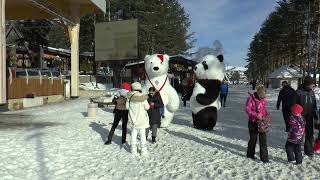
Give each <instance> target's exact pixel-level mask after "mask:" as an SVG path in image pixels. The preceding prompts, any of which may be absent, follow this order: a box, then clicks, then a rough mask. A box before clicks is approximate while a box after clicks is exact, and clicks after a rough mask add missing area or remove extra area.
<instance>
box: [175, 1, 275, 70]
mask: <svg viewBox="0 0 320 180" xmlns="http://www.w3.org/2000/svg"><path fill="white" fill-rule="evenodd" d="M179 2H180V3H181V4H182V6H183V7H184V8H185V11H186V13H187V14H189V16H190V21H191V28H190V32H195V38H196V39H197V41H196V43H195V44H194V46H195V47H194V48H193V49H192V50H191V51H192V52H194V51H196V50H197V49H198V48H199V47H204V46H208V47H212V44H213V42H214V40H219V41H220V42H221V43H222V45H223V48H224V56H225V60H226V63H227V64H228V65H232V66H245V65H246V64H247V62H246V61H245V60H244V59H245V58H246V54H247V50H248V47H249V44H250V42H251V40H252V38H253V36H254V34H255V33H256V32H258V31H259V29H260V26H261V24H262V23H263V22H264V20H265V19H266V18H267V16H268V15H269V14H270V13H271V12H272V11H273V10H274V9H275V7H276V6H277V0H179Z"/></svg>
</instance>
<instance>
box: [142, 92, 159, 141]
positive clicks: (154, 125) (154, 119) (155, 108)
mask: <svg viewBox="0 0 320 180" xmlns="http://www.w3.org/2000/svg"><path fill="white" fill-rule="evenodd" d="M148 103H149V105H150V109H149V110H148V115H149V124H150V128H149V129H151V131H152V143H155V142H156V137H157V129H158V128H159V127H160V125H161V115H160V108H161V107H163V103H162V99H161V96H160V93H158V92H156V89H155V88H154V87H150V88H149V95H148ZM149 129H147V130H146V136H147V138H148V134H149Z"/></svg>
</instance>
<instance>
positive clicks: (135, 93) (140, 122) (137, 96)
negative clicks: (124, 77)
mask: <svg viewBox="0 0 320 180" xmlns="http://www.w3.org/2000/svg"><path fill="white" fill-rule="evenodd" d="M131 88H132V92H129V93H128V96H127V97H128V98H127V103H126V107H127V109H128V110H129V122H130V124H131V126H132V130H131V153H132V154H133V155H136V154H137V136H138V133H139V135H140V146H141V155H147V154H148V150H147V147H146V128H149V117H148V113H147V110H149V108H150V106H149V103H148V101H147V98H148V96H145V95H143V94H142V87H141V84H140V83H139V82H134V83H132V85H131Z"/></svg>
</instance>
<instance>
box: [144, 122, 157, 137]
mask: <svg viewBox="0 0 320 180" xmlns="http://www.w3.org/2000/svg"><path fill="white" fill-rule="evenodd" d="M158 127H159V124H152V125H150V128H147V129H146V137H147V136H148V135H149V131H150V129H151V132H152V137H157V132H158Z"/></svg>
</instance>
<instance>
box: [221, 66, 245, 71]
mask: <svg viewBox="0 0 320 180" xmlns="http://www.w3.org/2000/svg"><path fill="white" fill-rule="evenodd" d="M246 70H248V68H246V67H235V66H227V67H226V71H240V72H245V71H246Z"/></svg>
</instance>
